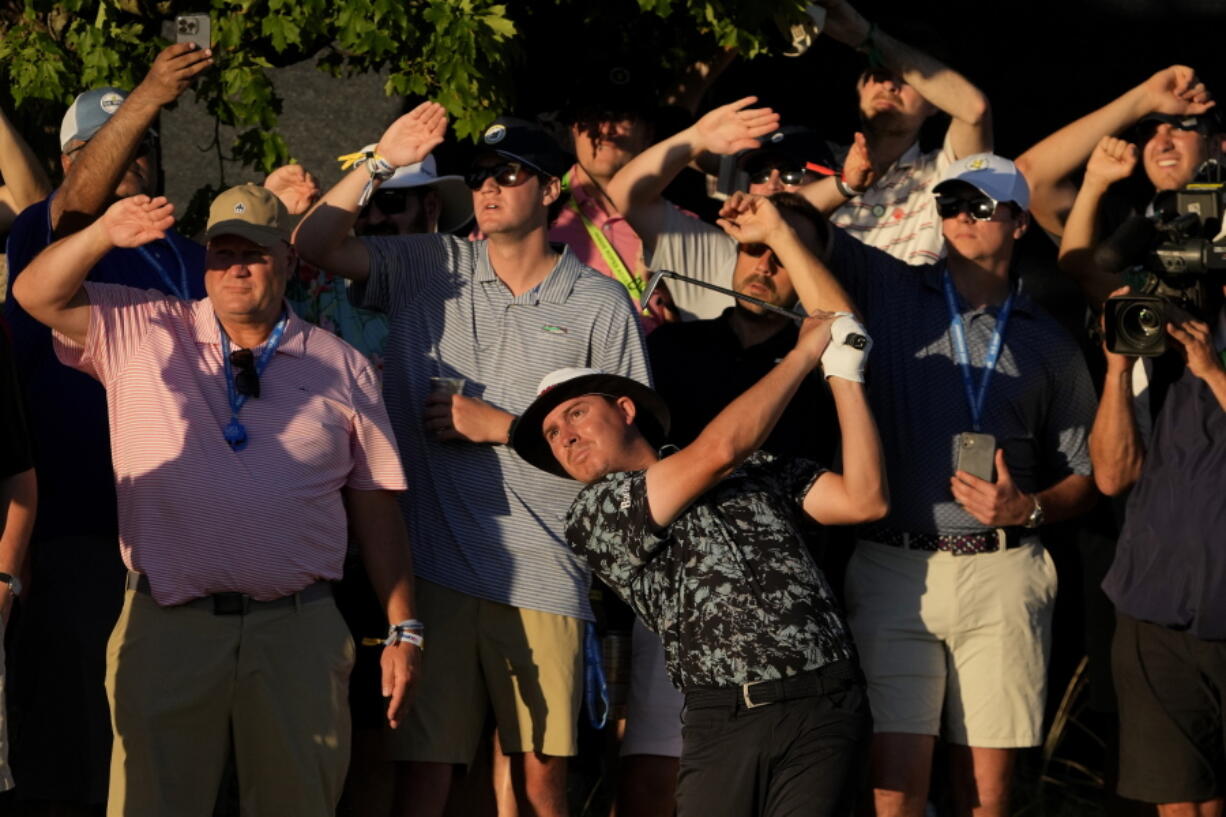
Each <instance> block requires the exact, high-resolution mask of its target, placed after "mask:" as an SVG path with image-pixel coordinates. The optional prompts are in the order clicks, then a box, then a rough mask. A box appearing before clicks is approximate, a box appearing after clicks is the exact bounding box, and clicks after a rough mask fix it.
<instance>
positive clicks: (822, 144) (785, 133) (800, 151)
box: [737, 125, 839, 176]
mask: <svg viewBox="0 0 1226 817" xmlns="http://www.w3.org/2000/svg"><path fill="white" fill-rule="evenodd" d="M737 162H738V164H739V165H740V168H741V169H742V170H744V171H745V172H746V173H749V174H751V175H752V174H753V173H754V171H756V170H758V169H760V168H762V167H764V166H768V165H770V164H772V163H778V162H783V163H785V164H787V165H788V166H789V167H792V168H797V169H801V170H811V171H813V172H814V173H818V174H820V175H822V176H833V175H834V174H836V173H838V167H839V164H838V162H836V161H835V159H834V153H833V151H831V150H830V145H828V144H827V143H826V140H825V139H823V138H822V137H821V136H819V135H818V134H817V131H815V130H813V129H812V128H806V127H804V126H803V125H786V126H784V127H782V128H780V129H779V130H777V131H775V132H774V133H768V134H767V135H766V136H763V137H762V138H761V139H759V140H758V147H756V148H753V149H752V150H747V151H745V152H744V153H742V154H741V155H740V157H739V158H738V159H737Z"/></svg>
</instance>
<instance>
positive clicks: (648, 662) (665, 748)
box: [621, 618, 685, 757]
mask: <svg viewBox="0 0 1226 817" xmlns="http://www.w3.org/2000/svg"><path fill="white" fill-rule="evenodd" d="M684 705H685V696H684V695H682V694H681V690H679V689H677V688H676V687H675V686H673V682H672V681H670V680H669V678H668V670H667V668H666V667H665V664H664V644H663V643H662V642H661V641H660V637H659V636H658V635H656V634H655V633H653V632H652V631H651V630H649V629H647V628H646V627H645V626H643V622H641V621H639V620H638V619H637V618H636V619H635V620H634V630H633V635H632V636H631V647H630V695H629V700H628V701H627V703H626V734H625V737H623V738H622V748H621V754H622V757H626V756H627V755H662V756H664V757H681V708H682V707H683V706H684Z"/></svg>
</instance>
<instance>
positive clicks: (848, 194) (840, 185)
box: [834, 175, 864, 199]
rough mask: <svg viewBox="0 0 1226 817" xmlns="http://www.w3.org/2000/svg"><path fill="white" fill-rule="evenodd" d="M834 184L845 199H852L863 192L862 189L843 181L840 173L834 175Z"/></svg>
mask: <svg viewBox="0 0 1226 817" xmlns="http://www.w3.org/2000/svg"><path fill="white" fill-rule="evenodd" d="M834 186H835V187H836V188H837V189H838V191H839V195H841V196H842V197H843V198H845V199H854V198H855V197H856V196H858V195H860V194H861V193H863V192H864V191H863V190H857V189H855V188H854V187H852V186H851V185H850V184H848V183H847V182H845V181H843V177H842V176H841V175H839V176H835V177H834Z"/></svg>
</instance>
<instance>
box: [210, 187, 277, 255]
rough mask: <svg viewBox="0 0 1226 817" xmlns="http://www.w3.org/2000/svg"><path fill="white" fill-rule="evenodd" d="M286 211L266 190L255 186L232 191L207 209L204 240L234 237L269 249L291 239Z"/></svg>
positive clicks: (232, 188) (222, 195) (215, 200)
mask: <svg viewBox="0 0 1226 817" xmlns="http://www.w3.org/2000/svg"><path fill="white" fill-rule="evenodd" d="M290 223H291V222H290V216H289V211H288V210H286V209H285V205H284V204H282V203H281V200H280V199H279V198H277V196H276V195H275V194H274V193H273V192H272V191H271V190H269V189H268V188H266V187H261V186H260V185H257V184H240V185H239V186H238V187H231V188H230V189H229V190H227V191H226V192H224V193H222V194H221V195H220V196H218V197H217V198H215V199H213V203H212V204H211V205H210V206H209V224H208V227H207V228H206V229H205V232H204V237H205V238H206V239H211V238H216V237H217V236H219V235H237V236H241V237H243V238H245V239H247V240H248V241H254V242H255V243H256V244H259V245H260V246H261V247H270V246H272V245H273V244H276V243H277V242H278V241H289V239H290V233H291V228H290Z"/></svg>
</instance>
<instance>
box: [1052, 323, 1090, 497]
mask: <svg viewBox="0 0 1226 817" xmlns="http://www.w3.org/2000/svg"><path fill="white" fill-rule="evenodd" d="M1061 351H1062V352H1063V354H1058V355H1056V356H1055V358H1054V359H1055V360H1056V361H1057V365H1056V366H1055V368H1054V371H1053V374H1052V380H1053V387H1054V392H1053V397H1052V400H1051V404H1050V408H1049V410H1048V414H1047V424H1046V427H1045V428H1044V429H1043V434H1044V443H1045V444H1044V447H1043V450H1044V451H1048V452H1052V454H1051V455H1050V457H1047V458H1045V463H1046V468H1045V469H1044V470H1045V471H1046V472H1048V473H1049V474H1051V475H1053V476H1054V477H1056V478H1057V479H1063V478H1064V477H1066V476H1068V475H1069V474H1078V475H1080V476H1083V477H1088V476H1090V473H1091V468H1090V449H1089V439H1090V428H1091V427H1092V426H1093V424H1094V415H1095V413H1096V412H1097V410H1098V398H1097V397H1096V396H1095V392H1094V384H1093V382H1092V381H1091V380H1090V371H1089V369H1088V368H1087V367H1086V362H1085V358H1084V357H1083V356H1082V354H1081V350H1080V349H1078V348H1077V345H1076V344H1075V343H1073V342H1072V340H1071V339H1069V341H1068V342H1067V343H1066V344H1064V345H1063V347H1062V348H1061Z"/></svg>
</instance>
